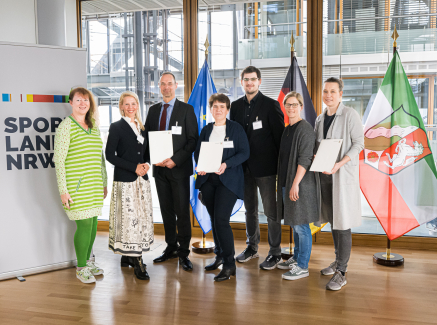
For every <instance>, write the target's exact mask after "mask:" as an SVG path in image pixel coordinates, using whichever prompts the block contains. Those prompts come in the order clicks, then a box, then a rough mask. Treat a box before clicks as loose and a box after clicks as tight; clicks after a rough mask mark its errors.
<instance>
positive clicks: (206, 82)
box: [188, 60, 243, 234]
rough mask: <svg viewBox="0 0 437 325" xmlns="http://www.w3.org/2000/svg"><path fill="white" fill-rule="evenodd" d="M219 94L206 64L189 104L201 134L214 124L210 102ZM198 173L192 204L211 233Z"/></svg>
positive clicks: (192, 182) (192, 179) (192, 181)
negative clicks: (197, 186) (198, 187)
mask: <svg viewBox="0 0 437 325" xmlns="http://www.w3.org/2000/svg"><path fill="white" fill-rule="evenodd" d="M215 93H217V90H216V88H215V85H214V82H213V80H212V78H211V74H210V73H209V67H208V63H207V62H206V60H205V62H204V64H203V66H202V69H201V70H200V73H199V76H198V77H197V80H196V84H195V85H194V88H193V91H192V92H191V95H190V98H189V99H188V104H190V105H192V106H193V107H194V113H195V114H196V117H197V124H198V127H199V134H200V132H201V131H202V129H203V127H204V126H205V125H206V124H208V123H210V122H214V119H213V117H212V115H211V111H210V109H209V104H208V100H209V97H211V95H212V94H215ZM192 159H193V166H194V168H196V162H195V161H194V155H193V158H192ZM196 178H197V173H196V170H195V169H194V176H191V177H190V204H191V207H192V209H193V213H194V216H195V217H196V219H197V222H198V223H199V225H200V228H202V231H203V233H204V234H207V233H208V232H210V231H211V218H210V216H209V214H208V211H207V210H206V207H205V206H204V205H203V204H202V203H201V202H200V200H199V190H197V189H196V188H195V184H196ZM242 204H243V201H242V200H237V203H236V204H235V206H234V210H233V211H232V215H233V214H235V213H236V212H237V211H238V210H239V209H240V208H241V206H242Z"/></svg>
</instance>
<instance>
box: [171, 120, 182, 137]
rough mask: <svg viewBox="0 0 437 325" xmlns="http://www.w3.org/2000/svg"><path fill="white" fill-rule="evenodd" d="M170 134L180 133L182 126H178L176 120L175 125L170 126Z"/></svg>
mask: <svg viewBox="0 0 437 325" xmlns="http://www.w3.org/2000/svg"><path fill="white" fill-rule="evenodd" d="M171 134H176V135H181V134H182V126H178V122H176V125H174V126H172V127H171Z"/></svg>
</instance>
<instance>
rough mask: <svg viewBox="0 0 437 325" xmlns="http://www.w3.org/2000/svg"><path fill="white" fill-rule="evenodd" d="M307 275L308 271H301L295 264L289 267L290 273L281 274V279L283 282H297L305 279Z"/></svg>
mask: <svg viewBox="0 0 437 325" xmlns="http://www.w3.org/2000/svg"><path fill="white" fill-rule="evenodd" d="M309 275H310V274H309V272H308V269H306V270H305V269H302V268H300V267H299V266H298V265H297V264H294V265H293V266H292V267H291V270H290V271H288V272H287V273H284V274H282V278H283V279H284V280H297V279H302V278H306V277H307V276H309Z"/></svg>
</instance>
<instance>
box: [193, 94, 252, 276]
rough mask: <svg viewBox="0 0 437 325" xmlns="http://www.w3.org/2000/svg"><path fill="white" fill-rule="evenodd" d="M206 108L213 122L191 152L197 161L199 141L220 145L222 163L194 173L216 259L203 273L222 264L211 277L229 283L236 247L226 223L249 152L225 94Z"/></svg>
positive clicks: (240, 191)
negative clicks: (231, 117)
mask: <svg viewBox="0 0 437 325" xmlns="http://www.w3.org/2000/svg"><path fill="white" fill-rule="evenodd" d="M209 107H210V109H211V114H212V116H213V118H214V120H215V123H209V124H207V125H205V127H204V128H203V129H202V132H201V133H200V137H199V141H198V142H197V148H196V151H195V152H194V159H195V160H196V163H197V162H198V159H199V152H200V146H201V144H202V141H209V142H223V143H224V145H223V158H222V164H221V166H220V168H219V170H218V171H217V172H216V173H205V172H202V171H198V172H197V180H196V188H197V189H200V192H201V193H202V201H203V203H204V204H205V206H206V209H207V210H208V213H209V215H210V217H211V224H212V234H213V236H214V243H215V250H214V252H215V254H216V255H217V256H216V259H215V261H214V262H213V263H211V264H209V265H207V266H206V267H205V270H207V271H212V270H216V269H217V268H218V267H219V266H220V265H222V264H223V269H222V270H221V272H220V273H219V274H218V275H217V276H216V277H214V280H215V281H217V282H220V281H224V280H229V278H230V276H231V275H235V270H236V267H235V258H234V255H235V248H234V236H233V234H232V229H231V225H230V224H229V220H230V218H231V214H232V210H233V208H234V205H235V203H236V202H237V199H243V195H244V174H243V166H242V164H243V162H245V161H246V160H247V159H248V158H249V154H250V149H249V141H248V140H247V136H246V133H245V132H244V130H243V128H242V127H241V125H240V124H238V123H236V122H233V121H230V120H228V119H227V118H226V115H227V114H228V113H229V109H230V107H231V103H230V101H229V98H228V97H227V96H226V95H224V94H214V95H212V96H211V97H210V98H209Z"/></svg>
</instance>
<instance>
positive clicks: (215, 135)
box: [209, 125, 226, 142]
mask: <svg viewBox="0 0 437 325" xmlns="http://www.w3.org/2000/svg"><path fill="white" fill-rule="evenodd" d="M225 137H226V125H221V126H216V125H214V128H213V129H212V132H211V135H210V136H209V142H223V141H224V140H225Z"/></svg>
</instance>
